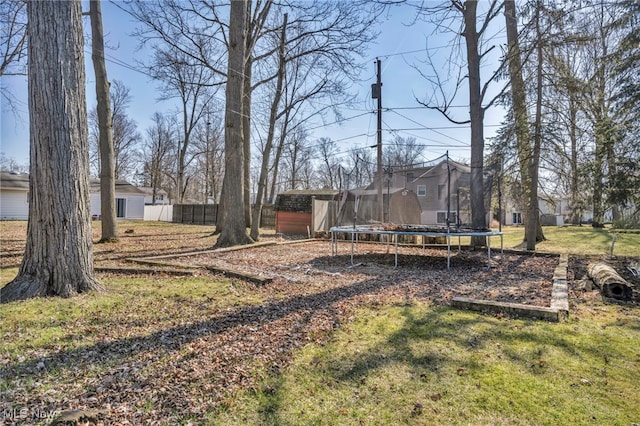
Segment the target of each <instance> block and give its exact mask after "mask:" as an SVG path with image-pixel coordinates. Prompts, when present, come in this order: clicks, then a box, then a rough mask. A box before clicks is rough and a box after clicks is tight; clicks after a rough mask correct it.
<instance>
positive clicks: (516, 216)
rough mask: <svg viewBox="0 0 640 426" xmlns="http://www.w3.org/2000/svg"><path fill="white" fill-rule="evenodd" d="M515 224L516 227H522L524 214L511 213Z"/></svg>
mask: <svg viewBox="0 0 640 426" xmlns="http://www.w3.org/2000/svg"><path fill="white" fill-rule="evenodd" d="M511 214H512V219H513V224H514V225H522V213H519V212H518V213H511Z"/></svg>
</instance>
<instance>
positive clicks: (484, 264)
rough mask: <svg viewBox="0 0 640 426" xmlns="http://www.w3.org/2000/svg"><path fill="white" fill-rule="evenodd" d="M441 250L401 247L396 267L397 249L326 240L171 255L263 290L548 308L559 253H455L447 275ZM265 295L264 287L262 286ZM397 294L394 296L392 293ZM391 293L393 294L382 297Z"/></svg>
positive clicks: (444, 256)
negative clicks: (252, 279)
mask: <svg viewBox="0 0 640 426" xmlns="http://www.w3.org/2000/svg"><path fill="white" fill-rule="evenodd" d="M446 256H447V251H446V249H442V248H422V247H415V246H413V247H410V246H401V247H399V248H398V266H397V267H395V266H394V263H395V259H394V248H393V246H388V245H384V244H375V243H359V244H357V245H356V246H354V253H353V263H352V261H351V245H350V244H348V243H343V244H340V245H339V246H338V253H337V255H335V256H332V255H331V245H330V242H328V241H313V242H305V243H297V244H293V245H290V244H285V245H275V246H267V247H260V248H255V249H247V250H243V251H238V252H230V253H203V254H199V255H191V256H183V257H179V258H176V260H177V261H179V262H180V263H185V264H188V265H191V266H206V265H208V264H213V263H216V262H220V261H222V262H224V263H226V264H229V265H233V266H234V267H235V268H238V269H243V270H246V271H248V272H252V273H264V274H267V275H270V276H272V277H274V280H273V282H272V283H271V284H269V287H271V288H270V289H269V290H268V291H273V292H277V293H279V294H285V295H289V296H291V295H296V294H306V293H309V292H310V291H323V290H326V289H329V288H336V287H341V286H347V285H351V284H354V283H362V282H367V281H372V282H377V283H388V285H385V286H383V288H381V290H382V291H383V292H384V293H398V292H400V293H401V294H402V297H411V298H420V299H428V300H431V301H434V302H436V303H448V301H449V300H450V299H451V298H452V297H455V296H465V297H473V298H478V299H486V300H496V301H504V302H513V303H522V304H530V305H534V306H549V304H550V298H551V288H552V278H553V270H554V268H555V267H556V266H557V264H558V257H557V256H532V255H528V254H514V253H508V254H507V253H505V254H503V255H500V253H498V252H494V253H493V256H492V259H491V268H488V257H487V253H486V252H485V251H469V250H461V251H459V252H458V251H457V250H454V251H452V253H451V269H450V270H447V257H446ZM263 290H265V289H263ZM395 295H396V296H398V294H395ZM385 296H393V294H385Z"/></svg>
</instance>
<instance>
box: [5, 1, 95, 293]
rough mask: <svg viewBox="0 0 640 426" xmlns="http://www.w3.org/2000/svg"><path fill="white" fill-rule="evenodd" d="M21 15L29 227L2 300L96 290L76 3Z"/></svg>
mask: <svg viewBox="0 0 640 426" xmlns="http://www.w3.org/2000/svg"><path fill="white" fill-rule="evenodd" d="M27 15H28V22H29V24H28V34H29V68H28V70H29V71H28V75H29V110H30V115H29V121H30V149H31V160H30V167H29V171H30V179H29V223H28V225H27V241H26V247H25V252H24V256H23V260H22V264H21V265H20V270H19V272H18V276H17V277H16V278H15V279H14V280H13V281H11V282H10V283H8V284H7V285H6V286H4V287H3V288H2V289H0V301H2V303H6V302H9V301H13V300H19V299H26V298H30V297H37V296H63V297H69V296H72V295H74V294H76V293H82V292H87V291H90V290H98V289H101V286H100V283H99V282H98V281H97V280H96V278H95V276H94V271H93V251H92V249H93V243H92V240H91V234H92V232H91V212H90V210H89V161H88V155H87V152H88V144H87V113H86V111H87V110H86V96H85V75H84V63H83V59H84V52H83V49H84V40H83V34H82V5H81V2H80V1H63V2H40V1H33V2H29V3H28V4H27Z"/></svg>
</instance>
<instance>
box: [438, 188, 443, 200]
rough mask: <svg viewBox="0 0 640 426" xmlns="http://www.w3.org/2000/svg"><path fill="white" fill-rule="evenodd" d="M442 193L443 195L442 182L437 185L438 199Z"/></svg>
mask: <svg viewBox="0 0 640 426" xmlns="http://www.w3.org/2000/svg"><path fill="white" fill-rule="evenodd" d="M443 195H444V184H442V185H438V200H442V196H443Z"/></svg>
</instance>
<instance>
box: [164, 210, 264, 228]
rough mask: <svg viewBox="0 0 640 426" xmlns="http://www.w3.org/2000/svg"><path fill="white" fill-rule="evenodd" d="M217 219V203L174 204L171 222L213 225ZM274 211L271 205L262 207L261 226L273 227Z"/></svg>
mask: <svg viewBox="0 0 640 426" xmlns="http://www.w3.org/2000/svg"><path fill="white" fill-rule="evenodd" d="M217 220H218V204H174V205H173V222H174V223H185V224H190V225H215V224H216V222H217ZM275 226H276V212H275V209H274V206H273V205H266V206H263V207H262V215H261V218H260V227H261V228H275Z"/></svg>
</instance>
